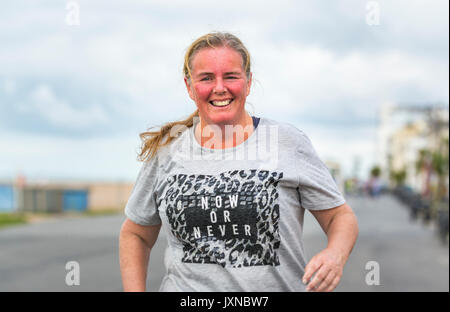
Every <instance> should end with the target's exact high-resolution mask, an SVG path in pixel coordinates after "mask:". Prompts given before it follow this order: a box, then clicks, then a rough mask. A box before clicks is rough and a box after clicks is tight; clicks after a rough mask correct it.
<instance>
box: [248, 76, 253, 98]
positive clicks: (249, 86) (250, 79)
mask: <svg viewBox="0 0 450 312" xmlns="http://www.w3.org/2000/svg"><path fill="white" fill-rule="evenodd" d="M252 77H253V73H250V78H249V79H248V81H247V96H248V95H249V94H250V88H251V86H252Z"/></svg>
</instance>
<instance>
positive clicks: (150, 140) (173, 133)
mask: <svg viewBox="0 0 450 312" xmlns="http://www.w3.org/2000/svg"><path fill="white" fill-rule="evenodd" d="M196 116H198V109H197V110H196V111H195V112H194V113H192V114H191V115H190V116H189V117H188V118H186V119H184V120H179V121H173V122H168V123H166V124H165V125H163V126H162V127H161V128H160V129H159V130H158V131H147V132H142V133H141V134H139V137H140V138H141V141H142V145H141V152H140V153H139V155H138V159H139V160H140V161H148V160H150V159H152V158H153V157H154V156H155V155H156V153H157V152H158V149H159V148H160V147H162V146H166V145H168V144H170V143H171V142H172V141H173V140H174V139H175V138H176V137H177V136H178V134H179V133H180V132H182V131H183V130H184V129H186V127H187V128H190V127H192V126H193V125H194V117H196ZM164 139H165V141H163V140H164Z"/></svg>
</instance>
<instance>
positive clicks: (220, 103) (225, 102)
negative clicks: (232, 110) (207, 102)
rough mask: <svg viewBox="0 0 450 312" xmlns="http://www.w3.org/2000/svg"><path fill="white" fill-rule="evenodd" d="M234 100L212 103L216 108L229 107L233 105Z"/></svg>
mask: <svg viewBox="0 0 450 312" xmlns="http://www.w3.org/2000/svg"><path fill="white" fill-rule="evenodd" d="M231 101H232V100H226V101H212V102H211V103H212V105H214V106H227V105H228V104H230V103H231Z"/></svg>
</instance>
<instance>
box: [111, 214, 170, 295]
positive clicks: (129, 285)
mask: <svg viewBox="0 0 450 312" xmlns="http://www.w3.org/2000/svg"><path fill="white" fill-rule="evenodd" d="M160 228H161V224H159V225H151V226H143V225H139V224H136V223H134V222H132V221H131V220H129V219H126V220H125V222H124V223H123V225H122V228H121V230H120V238H119V257H120V271H121V273H122V284H123V290H124V291H145V284H146V281H147V269H148V260H149V258H150V251H151V249H152V248H153V245H154V244H155V242H156V239H157V238H158V234H159V230H160Z"/></svg>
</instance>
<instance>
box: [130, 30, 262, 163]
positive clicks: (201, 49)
mask: <svg viewBox="0 0 450 312" xmlns="http://www.w3.org/2000/svg"><path fill="white" fill-rule="evenodd" d="M197 56H198V57H197ZM250 65H251V62H250V54H249V52H248V51H247V49H246V48H245V46H244V44H243V43H242V42H241V40H240V39H239V38H237V37H236V36H234V35H232V34H230V33H220V32H217V33H209V34H206V35H204V36H201V37H200V38H198V39H197V40H195V41H194V42H193V43H192V44H191V45H190V46H189V48H188V49H187V52H186V54H185V57H184V66H183V74H184V81H185V83H186V87H187V90H188V92H189V96H190V97H191V99H192V100H193V101H194V102H195V103H196V105H197V110H195V112H194V113H192V114H191V115H190V116H189V117H188V118H187V119H185V120H181V121H175V122H169V123H167V124H165V125H164V126H162V127H161V129H159V130H158V131H148V132H143V133H141V135H140V136H141V139H142V141H143V145H142V148H141V153H140V155H139V157H140V159H141V160H146V159H148V158H151V157H153V156H154V155H155V154H156V152H157V150H158V148H159V147H161V146H165V145H168V144H170V143H171V142H172V140H173V139H174V138H175V137H176V136H175V135H169V134H170V133H173V132H178V131H177V130H176V129H177V128H179V129H182V130H183V129H185V128H186V127H187V128H190V127H192V126H193V124H194V118H195V117H199V118H200V125H201V128H200V129H201V133H202V134H206V133H208V131H207V129H208V128H207V127H208V125H222V130H224V127H223V126H224V125H225V124H234V125H237V124H240V125H242V126H244V128H245V126H248V125H251V124H252V122H253V120H252V118H251V117H250V115H249V114H248V113H247V112H245V110H244V106H245V99H246V97H247V96H248V94H249V93H250V87H251V77H252V73H251V70H250ZM173 129H175V131H174V130H173ZM200 129H196V135H197V137H198V130H200ZM205 130H206V131H205ZM222 133H223V134H225V131H222ZM205 136H206V135H205ZM200 137H201V140H202V141H204V135H200ZM247 137H248V133H246V135H245V137H244V138H247ZM163 139H165V141H164V142H163ZM232 139H233V138H232ZM239 143H241V142H237V144H232V145H238V144H239ZM212 145H214V144H212ZM217 145H219V144H216V146H217ZM222 146H224V145H222Z"/></svg>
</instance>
